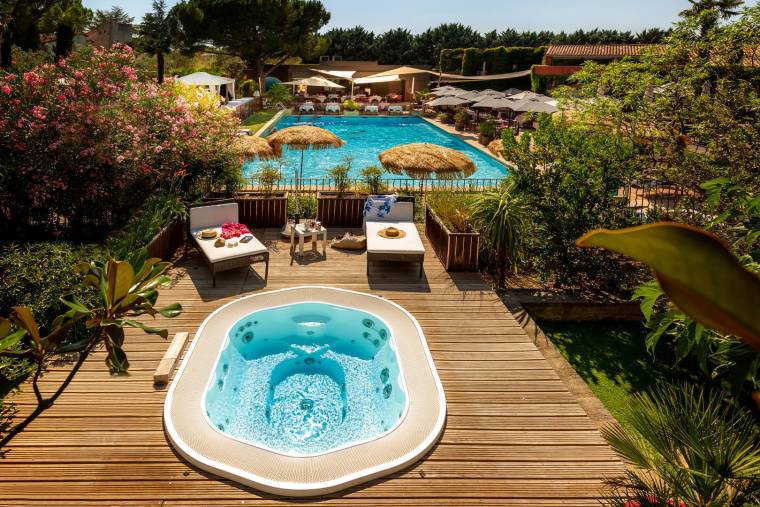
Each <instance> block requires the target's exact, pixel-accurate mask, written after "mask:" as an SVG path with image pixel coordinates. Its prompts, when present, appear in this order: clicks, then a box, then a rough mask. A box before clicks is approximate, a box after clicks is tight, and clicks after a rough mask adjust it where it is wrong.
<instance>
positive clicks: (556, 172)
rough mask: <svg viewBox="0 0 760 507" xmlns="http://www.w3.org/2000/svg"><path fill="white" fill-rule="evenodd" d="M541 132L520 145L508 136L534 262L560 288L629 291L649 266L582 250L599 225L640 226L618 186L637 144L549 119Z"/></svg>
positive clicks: (545, 118) (628, 170)
mask: <svg viewBox="0 0 760 507" xmlns="http://www.w3.org/2000/svg"><path fill="white" fill-rule="evenodd" d="M541 116H542V117H541V118H540V119H539V124H538V129H537V130H536V132H535V133H534V134H529V133H524V134H523V135H522V137H521V138H520V140H519V142H518V141H517V140H516V139H515V137H514V136H513V135H511V133H510V131H504V133H503V137H502V139H503V141H504V156H505V158H506V159H507V160H509V161H511V162H512V168H511V172H512V176H513V178H514V180H515V182H516V189H517V192H518V193H519V195H520V196H521V198H522V199H523V200H524V202H525V203H526V204H527V206H528V207H529V209H530V221H531V223H532V227H533V228H534V229H535V231H534V234H531V238H530V241H529V243H528V249H527V252H528V255H527V256H526V259H527V260H528V262H529V263H530V265H531V267H532V268H533V269H534V270H535V271H536V272H537V273H538V274H539V275H540V276H541V277H542V278H544V279H546V280H552V281H554V283H555V284H556V285H558V286H585V287H587V288H598V289H603V290H607V291H611V292H613V293H617V294H626V295H627V294H629V290H630V289H632V288H633V287H634V286H635V285H636V284H637V283H638V282H639V281H640V280H641V275H642V272H641V269H640V268H638V267H637V266H636V265H635V264H633V263H631V262H628V261H626V260H623V259H622V258H621V257H620V256H617V255H614V254H610V253H608V252H604V251H602V250H598V249H595V250H582V249H580V248H578V247H577V246H576V245H575V240H576V239H577V238H579V237H580V236H582V235H583V234H585V233H586V232H588V231H589V230H591V229H596V228H608V229H618V228H620V227H625V226H627V225H633V224H637V223H638V220H637V218H636V217H635V215H634V213H633V211H632V210H631V209H629V208H628V207H627V202H626V201H625V200H623V199H619V198H618V197H617V194H618V189H619V188H621V186H623V183H624V182H625V181H627V180H628V179H629V178H630V177H631V176H632V174H633V171H634V167H633V164H632V157H633V146H632V145H631V143H630V142H629V141H628V140H627V139H625V138H621V137H619V136H616V135H614V134H613V133H609V132H606V131H602V130H596V129H593V128H590V127H586V126H582V125H568V124H566V123H564V122H562V121H559V120H554V119H552V118H551V117H549V116H548V115H541Z"/></svg>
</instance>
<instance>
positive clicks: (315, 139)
mask: <svg viewBox="0 0 760 507" xmlns="http://www.w3.org/2000/svg"><path fill="white" fill-rule="evenodd" d="M267 142H268V143H269V145H270V146H271V147H272V149H273V150H274V153H275V154H276V155H277V156H278V157H281V156H282V147H283V145H287V146H288V147H289V148H290V149H292V150H300V151H301V168H300V170H299V173H298V179H299V181H300V180H302V179H303V156H304V151H306V150H326V149H328V148H340V147H341V146H343V145H344V144H346V142H345V141H344V140H343V139H341V138H340V137H338V136H336V135H335V134H333V133H332V132H330V131H329V130H325V129H323V128H319V127H314V126H312V125H301V126H297V127H288V128H284V129H282V130H278V131H277V132H275V133H274V134H271V135H270V136H269V137H268V138H267ZM296 189H298V182H296Z"/></svg>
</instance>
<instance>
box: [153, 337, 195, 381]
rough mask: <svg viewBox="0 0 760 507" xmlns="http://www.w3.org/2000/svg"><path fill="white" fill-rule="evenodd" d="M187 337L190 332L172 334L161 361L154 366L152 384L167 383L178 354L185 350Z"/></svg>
mask: <svg viewBox="0 0 760 507" xmlns="http://www.w3.org/2000/svg"><path fill="white" fill-rule="evenodd" d="M189 337H190V333H187V332H185V331H182V332H180V333H177V334H175V335H174V338H172V342H171V344H169V348H168V349H166V352H165V353H164V357H162V358H161V361H160V362H159V363H158V366H157V367H156V371H155V372H154V373H153V383H154V384H156V385H166V384H168V383H169V378H170V377H171V375H172V372H173V371H174V367H175V366H176V365H177V361H178V360H179V356H180V355H181V354H182V351H183V350H185V344H186V343H187V339H188V338H189Z"/></svg>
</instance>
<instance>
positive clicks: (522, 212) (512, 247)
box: [470, 178, 528, 287]
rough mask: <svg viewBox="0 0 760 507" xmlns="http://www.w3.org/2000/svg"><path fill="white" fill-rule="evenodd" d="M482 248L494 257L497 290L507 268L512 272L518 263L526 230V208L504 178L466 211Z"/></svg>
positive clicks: (512, 185)
mask: <svg viewBox="0 0 760 507" xmlns="http://www.w3.org/2000/svg"><path fill="white" fill-rule="evenodd" d="M470 213H471V218H472V221H473V224H474V225H475V227H476V228H477V229H478V230H479V231H480V234H481V237H482V238H483V240H484V245H483V246H484V247H485V248H486V249H488V253H490V254H495V255H496V260H497V269H498V283H499V287H502V286H503V285H504V281H505V279H506V271H507V267H508V265H509V266H510V267H511V268H512V269H513V270H514V271H515V272H516V271H517V265H518V263H519V261H520V260H521V259H522V255H523V250H524V245H525V235H526V232H527V229H528V207H527V206H526V204H525V202H524V201H523V200H522V198H521V197H520V196H519V194H518V192H517V190H516V186H515V182H514V180H513V179H512V178H507V179H506V180H504V182H503V183H502V185H501V187H499V189H498V190H497V191H496V192H488V193H484V194H481V195H480V196H479V197H478V199H477V200H476V201H475V202H474V203H473V205H472V208H471V210H470Z"/></svg>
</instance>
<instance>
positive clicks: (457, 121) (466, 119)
mask: <svg viewBox="0 0 760 507" xmlns="http://www.w3.org/2000/svg"><path fill="white" fill-rule="evenodd" d="M469 123H470V115H469V114H467V111H466V110H465V109H463V108H459V109H457V112H456V113H454V129H455V130H456V131H457V132H462V131H463V130H464V129H465V127H467V125H468V124H469Z"/></svg>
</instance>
